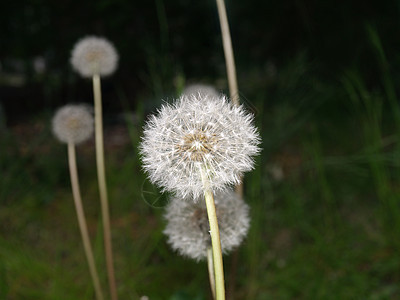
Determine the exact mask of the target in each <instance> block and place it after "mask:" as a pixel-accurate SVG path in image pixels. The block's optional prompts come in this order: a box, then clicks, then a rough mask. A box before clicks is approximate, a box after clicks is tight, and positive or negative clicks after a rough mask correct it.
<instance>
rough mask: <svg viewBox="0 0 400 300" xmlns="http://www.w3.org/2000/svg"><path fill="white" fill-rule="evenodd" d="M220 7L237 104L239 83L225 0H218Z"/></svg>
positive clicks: (227, 60)
mask: <svg viewBox="0 0 400 300" xmlns="http://www.w3.org/2000/svg"><path fill="white" fill-rule="evenodd" d="M216 1H217V7H218V16H219V22H220V25H221V32H222V44H223V46H224V54H225V63H226V72H227V74H228V83H229V94H230V96H231V100H232V102H233V103H234V104H235V105H239V90H238V84H237V76H236V67H235V58H234V56H233V49H232V40H231V33H230V31H229V24H228V17H227V16H226V8H225V2H224V0H216Z"/></svg>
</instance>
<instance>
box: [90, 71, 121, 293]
mask: <svg viewBox="0 0 400 300" xmlns="http://www.w3.org/2000/svg"><path fill="white" fill-rule="evenodd" d="M93 93H94V111H95V114H94V116H95V134H96V163H97V177H98V181H99V190H100V202H101V214H102V218H103V231H104V248H105V254H106V263H107V274H108V281H109V285H110V293H111V299H112V300H117V299H118V296H117V287H116V283H115V275H114V263H113V254H112V243H111V228H110V213H109V208H108V197H107V184H106V175H105V173H106V172H105V164H104V142H103V116H102V104H101V85H100V76H99V75H93Z"/></svg>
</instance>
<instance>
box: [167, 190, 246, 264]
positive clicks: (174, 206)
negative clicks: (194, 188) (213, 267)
mask: <svg viewBox="0 0 400 300" xmlns="http://www.w3.org/2000/svg"><path fill="white" fill-rule="evenodd" d="M214 198H215V199H214V200H215V205H216V213H217V218H218V225H219V230H220V238H221V247H222V252H223V253H225V254H226V253H228V252H230V251H231V250H233V249H234V248H235V247H237V246H239V245H240V244H241V243H242V241H243V239H244V238H245V237H246V235H247V232H248V230H249V227H250V217H249V207H248V205H247V204H246V203H245V202H244V201H243V200H242V199H241V198H239V197H238V196H237V194H236V193H235V192H234V191H231V190H226V191H223V192H218V193H216V194H215V197H214ZM201 200H202V201H195V202H194V201H192V200H191V199H181V198H178V197H173V198H172V199H171V201H170V203H169V204H168V205H167V207H166V212H165V215H164V217H165V219H166V220H167V226H166V228H165V230H164V234H165V235H167V237H168V243H169V244H170V245H171V247H172V248H173V249H174V250H176V251H178V252H179V254H181V255H183V256H187V257H190V258H192V259H195V260H197V261H199V260H203V259H204V258H205V257H206V255H207V249H208V248H209V247H210V246H211V238H210V233H209V231H210V227H209V223H208V217H207V209H206V205H205V201H204V199H201Z"/></svg>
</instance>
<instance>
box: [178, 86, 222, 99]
mask: <svg viewBox="0 0 400 300" xmlns="http://www.w3.org/2000/svg"><path fill="white" fill-rule="evenodd" d="M199 94H200V95H201V96H209V97H220V95H221V93H219V92H218V91H217V89H216V88H215V87H213V86H212V85H208V84H201V83H196V84H189V85H188V86H187V87H185V88H184V89H183V92H182V96H183V95H185V96H191V95H199Z"/></svg>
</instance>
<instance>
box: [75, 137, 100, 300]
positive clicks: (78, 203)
mask: <svg viewBox="0 0 400 300" xmlns="http://www.w3.org/2000/svg"><path fill="white" fill-rule="evenodd" d="M68 164H69V173H70V176H71V186H72V194H73V198H74V202H75V209H76V215H77V217H78V224H79V229H80V231H81V236H82V243H83V248H84V250H85V254H86V259H87V262H88V265H89V271H90V275H91V277H92V281H93V285H94V291H95V293H96V299H97V300H103V299H104V297H103V292H102V290H101V285H100V280H99V273H98V272H97V269H96V264H95V261H94V256H93V250H92V246H91V244H90V239H89V234H88V229H87V225H86V218H85V213H84V211H83V205H82V198H81V192H80V188H79V177H78V170H77V166H76V154H75V145H74V144H73V143H68Z"/></svg>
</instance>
